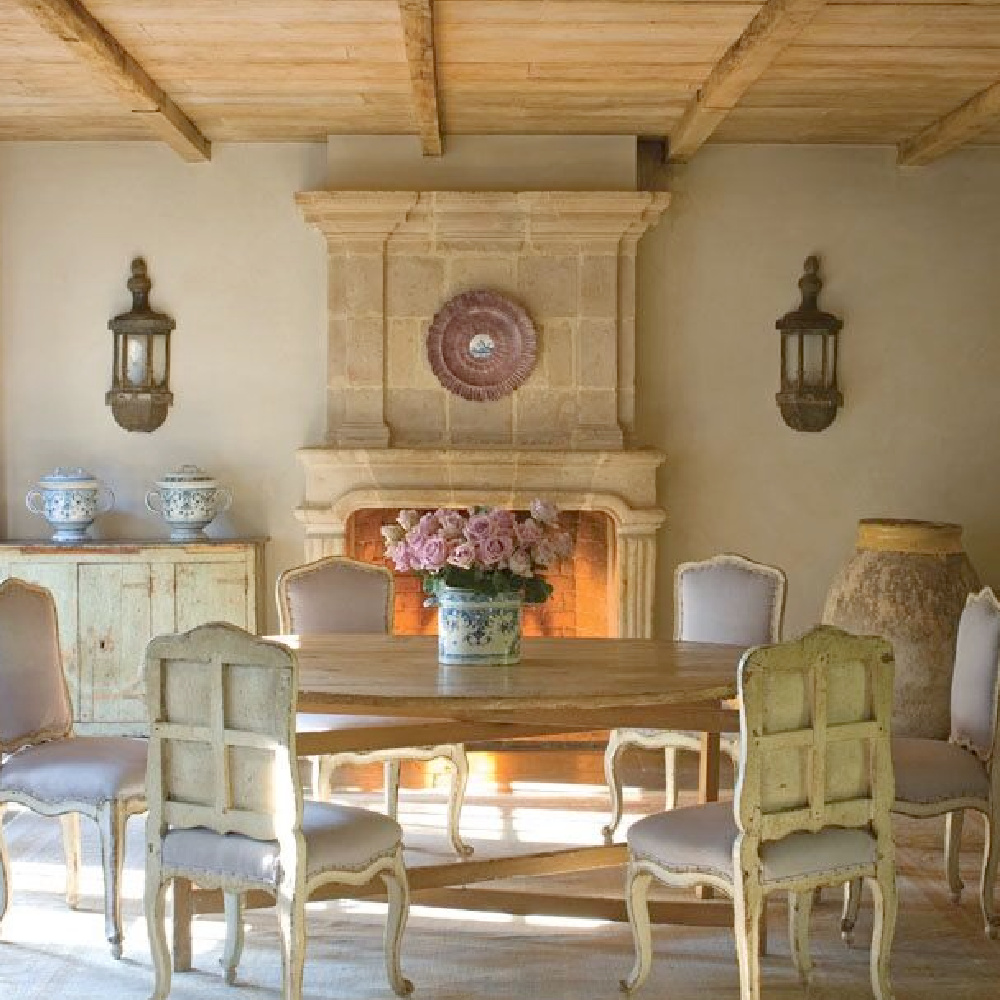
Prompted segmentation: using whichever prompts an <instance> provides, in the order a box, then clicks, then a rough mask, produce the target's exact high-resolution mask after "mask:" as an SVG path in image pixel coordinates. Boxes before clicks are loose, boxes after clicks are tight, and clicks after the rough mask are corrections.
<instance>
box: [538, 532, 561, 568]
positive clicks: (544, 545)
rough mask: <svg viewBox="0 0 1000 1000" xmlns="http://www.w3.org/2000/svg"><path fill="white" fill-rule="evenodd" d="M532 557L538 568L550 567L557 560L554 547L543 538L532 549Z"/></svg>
mask: <svg viewBox="0 0 1000 1000" xmlns="http://www.w3.org/2000/svg"><path fill="white" fill-rule="evenodd" d="M532 555H533V556H534V558H535V562H536V563H538V565H539V566H551V565H552V563H554V562H556V561H557V560H558V558H559V557H558V556H557V555H556V550H555V546H554V545H553V544H552V542H551V541H550V540H549V539H548V538H543V539H542V540H541V541H540V542H539V543H538V544H537V545H536V546H535V548H534V550H533V552H532Z"/></svg>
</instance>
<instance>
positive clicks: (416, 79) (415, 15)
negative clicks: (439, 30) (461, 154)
mask: <svg viewBox="0 0 1000 1000" xmlns="http://www.w3.org/2000/svg"><path fill="white" fill-rule="evenodd" d="M398 3H399V18H400V21H402V24H403V36H404V38H405V40H406V62H407V64H408V65H409V68H410V85H411V86H412V88H413V111H414V114H415V115H416V118H417V124H418V125H419V127H420V143H421V145H422V146H423V150H424V156H440V155H441V121H440V117H439V115H438V95H437V79H436V68H435V57H434V7H433V2H432V0H398Z"/></svg>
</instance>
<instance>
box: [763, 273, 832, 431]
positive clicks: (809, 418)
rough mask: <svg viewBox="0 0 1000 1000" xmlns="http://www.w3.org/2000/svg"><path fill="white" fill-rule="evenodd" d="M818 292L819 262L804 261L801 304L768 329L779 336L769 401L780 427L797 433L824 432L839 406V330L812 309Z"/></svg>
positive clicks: (819, 311)
mask: <svg viewBox="0 0 1000 1000" xmlns="http://www.w3.org/2000/svg"><path fill="white" fill-rule="evenodd" d="M822 287H823V282H822V281H820V279H819V258H818V257H807V258H806V262H805V272H804V273H803V275H802V277H801V278H800V279H799V288H800V289H801V291H802V304H801V305H800V306H799V307H798V309H794V310H792V312H789V313H785V315H784V316H782V317H781V319H779V320H778V321H777V323H775V324H774V325H775V327H776V328H777V329H778V330H779V331H780V332H781V392H779V393H778V394H777V396H776V397H775V398H776V399H777V401H778V408H779V409H780V410H781V415H782V417H784V420H785V423H786V424H788V426H789V427H792V428H794V429H795V430H797V431H821V430H823V429H824V428H826V427H829V426H830V424H832V423H833V418H834V417H836V415H837V407H838V406H843V405H844V396H843V394H842V393H841V391H840V390H839V389H838V388H837V334H839V333H840V328H841V327H842V326H843V325H844V324H843V323H842V322H841V321H840V320H839V319H837V317H836V316H832V315H831V314H830V313H828V312H823V311H822V310H821V309H820V308H819V307H818V306H817V305H816V299H817V297H818V296H819V290H820V289H821V288H822Z"/></svg>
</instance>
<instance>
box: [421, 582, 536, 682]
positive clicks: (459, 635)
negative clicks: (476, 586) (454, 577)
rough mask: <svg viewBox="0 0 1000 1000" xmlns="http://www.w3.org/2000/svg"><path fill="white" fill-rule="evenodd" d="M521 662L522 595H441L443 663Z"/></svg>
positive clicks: (469, 592)
mask: <svg viewBox="0 0 1000 1000" xmlns="http://www.w3.org/2000/svg"><path fill="white" fill-rule="evenodd" d="M520 659H521V595H520V594H497V595H496V596H493V595H491V594H481V593H479V592H478V591H475V590H458V589H455V588H452V587H442V588H441V589H440V591H439V592H438V661H439V662H440V663H484V664H506V663H517V662H518V661H519V660H520Z"/></svg>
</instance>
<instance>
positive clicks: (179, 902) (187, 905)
mask: <svg viewBox="0 0 1000 1000" xmlns="http://www.w3.org/2000/svg"><path fill="white" fill-rule="evenodd" d="M192 903H193V900H192V898H191V882H190V881H189V880H188V879H186V878H175V879H174V972H190V971H191V915H192V913H193V910H194V907H193V906H192Z"/></svg>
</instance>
